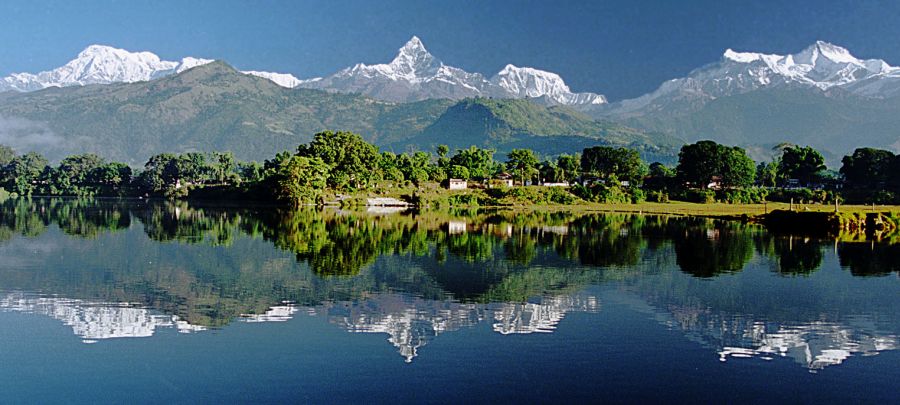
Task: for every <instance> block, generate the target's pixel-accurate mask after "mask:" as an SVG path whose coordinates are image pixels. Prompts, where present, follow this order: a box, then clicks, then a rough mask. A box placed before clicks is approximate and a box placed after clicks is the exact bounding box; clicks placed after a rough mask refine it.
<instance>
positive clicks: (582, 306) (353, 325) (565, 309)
mask: <svg viewBox="0 0 900 405" xmlns="http://www.w3.org/2000/svg"><path fill="white" fill-rule="evenodd" d="M599 309H600V304H599V301H598V299H597V298H596V297H594V296H590V295H585V294H572V295H557V296H545V297H538V298H537V299H536V300H534V302H524V303H505V302H504V303H492V304H475V303H460V302H454V301H433V300H424V299H421V298H418V297H413V296H409V295H405V294H377V295H374V296H370V297H366V299H365V300H364V301H354V302H343V303H334V304H327V305H322V306H320V307H317V308H316V309H315V314H317V315H322V316H326V317H327V318H328V319H329V321H330V322H331V323H334V324H336V325H339V326H340V327H341V328H343V329H345V330H346V331H348V332H351V333H385V334H387V335H388V336H389V338H388V341H389V342H390V343H391V344H392V345H394V346H395V347H396V348H397V350H398V351H399V352H400V355H401V356H403V357H404V358H405V359H406V362H411V361H412V360H413V358H415V357H416V356H417V355H418V350H419V348H421V347H422V346H424V345H425V344H427V343H428V342H429V341H431V340H432V339H434V338H435V337H437V336H438V335H440V334H442V333H445V332H452V331H456V330H459V329H462V328H467V327H472V326H475V325H477V324H479V323H481V322H484V321H488V322H491V327H492V329H493V331H494V332H497V333H500V334H503V335H508V334H529V333H548V332H553V330H555V329H556V326H557V324H559V322H560V321H561V320H562V319H563V318H564V317H565V315H566V314H567V313H569V312H596V311H598V310H599Z"/></svg>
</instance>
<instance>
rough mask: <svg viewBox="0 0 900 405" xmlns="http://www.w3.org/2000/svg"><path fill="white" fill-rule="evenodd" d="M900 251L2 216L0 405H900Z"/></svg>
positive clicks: (603, 222)
mask: <svg viewBox="0 0 900 405" xmlns="http://www.w3.org/2000/svg"><path fill="white" fill-rule="evenodd" d="M898 274H900V245H896V244H891V243H890V241H889V240H881V241H840V242H835V241H833V240H818V239H810V238H805V237H798V236H788V235H773V234H770V233H768V232H766V231H765V230H764V229H762V228H759V227H756V226H750V225H744V224H740V223H736V222H723V221H715V220H708V219H696V218H680V217H653V216H636V215H615V214H605V215H602V214H590V215H574V214H558V213H557V214H551V213H521V212H519V213H513V212H496V211H494V212H485V211H472V212H454V213H429V212H423V213H390V212H369V213H367V212H354V211H338V210H326V211H300V212H286V211H281V210H278V209H274V208H271V207H254V208H226V207H215V206H202V205H200V206H198V205H189V204H185V203H162V202H154V203H148V202H119V201H100V202H97V201H82V200H41V199H35V200H31V201H27V200H6V201H3V202H0V395H2V396H0V402H3V403H9V402H13V403H45V402H102V403H135V402H154V403H159V402H171V401H177V402H248V401H256V402H351V401H353V402H356V401H359V402H365V403H371V402H397V401H402V402H442V403H447V402H450V403H458V402H463V401H465V402H523V401H524V402H554V403H558V402H561V401H580V402H585V401H598V400H605V401H609V402H637V401H655V402H686V401H691V402H715V403H722V402H726V403H736V402H762V401H775V402H794V403H796V402H846V401H857V402H858V401H863V402H897V401H898V392H900V390H898V388H897V381H900V353H898V352H897V350H896V349H897V346H898V339H900V338H898V336H900V278H898Z"/></svg>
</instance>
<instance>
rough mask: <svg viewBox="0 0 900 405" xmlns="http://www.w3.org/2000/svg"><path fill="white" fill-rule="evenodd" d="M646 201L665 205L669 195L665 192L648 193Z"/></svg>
mask: <svg viewBox="0 0 900 405" xmlns="http://www.w3.org/2000/svg"><path fill="white" fill-rule="evenodd" d="M647 201H650V202H657V203H667V202H669V194H668V193H666V192H665V191H650V192H648V193H647Z"/></svg>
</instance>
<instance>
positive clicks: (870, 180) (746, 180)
mask: <svg viewBox="0 0 900 405" xmlns="http://www.w3.org/2000/svg"><path fill="white" fill-rule="evenodd" d="M778 151H779V153H780V156H779V157H778V158H777V159H775V160H774V161H772V162H754V161H753V160H752V159H751V158H750V157H749V156H748V155H747V152H746V151H745V150H744V149H742V148H740V147H733V146H725V145H720V144H717V143H715V142H712V141H700V142H696V143H693V144H689V145H684V146H683V147H682V148H681V152H680V154H679V160H678V164H677V165H676V166H675V167H669V166H666V165H664V164H662V163H658V162H654V163H651V164H649V165H648V164H647V163H646V162H644V161H642V159H641V157H640V155H639V153H638V152H637V151H635V150H632V149H627V148H615V147H609V146H603V145H599V146H595V147H590V148H585V149H583V150H582V151H580V152H579V151H573V153H572V154H562V155H557V156H545V157H541V156H539V155H538V154H537V153H535V152H534V151H532V150H530V149H515V150H513V151H511V152H510V153H508V154H507V155H506V156H505V160H499V159H495V156H494V151H493V150H490V149H483V148H478V147H475V146H472V147H470V148H467V149H458V150H456V151H455V152H454V153H453V154H451V151H450V150H449V148H447V147H446V146H438V147H436V148H435V153H430V152H425V151H416V152H407V153H400V154H396V153H393V152H387V151H384V152H383V151H379V149H378V148H377V147H376V146H374V145H372V144H370V143H368V142H366V141H364V140H363V139H362V137H361V136H359V135H357V134H354V133H351V132H331V131H326V132H321V133H319V134H316V135H315V137H314V139H313V141H311V142H310V143H308V144H304V145H300V146H299V147H298V148H297V149H296V151H294V152H282V153H279V154H277V155H276V156H274V157H272V158H271V159H269V160H266V161H265V162H262V163H258V162H239V161H237V160H236V159H235V157H234V155H233V154H232V153H230V152H216V153H211V154H206V153H199V152H191V153H183V154H177V155H176V154H168V153H164V154H159V155H155V156H152V157H150V158H149V159H148V161H147V163H146V164H145V165H144V167H142V168H132V167H129V166H128V165H126V164H123V163H119V162H109V161H106V160H105V159H104V158H102V157H100V156H97V155H95V154H82V155H73V156H69V157H67V158H65V159H63V160H62V161H60V162H59V163H58V164H56V165H51V164H50V162H48V160H47V159H45V158H44V157H43V156H41V155H39V154H36V153H31V152H29V153H24V154H17V153H16V152H15V151H13V150H12V149H10V148H8V147H4V146H0V189H2V191H0V195H13V196H27V195H47V196H113V197H167V198H190V199H216V200H234V201H242V200H252V201H267V202H273V203H281V204H286V205H294V206H299V205H316V204H327V203H337V204H342V205H356V204H365V203H366V201H367V198H368V197H374V196H382V197H384V196H386V197H392V198H395V199H396V200H398V201H403V202H405V203H409V204H413V205H419V206H433V207H443V206H527V205H566V206H570V205H578V206H593V207H600V206H608V205H628V204H634V205H635V207H636V208H637V209H638V210H639V211H641V210H643V207H642V206H641V204H643V203H645V202H653V203H664V204H666V205H667V206H670V208H671V209H673V210H678V209H681V208H680V207H681V206H678V205H672V203H673V202H674V201H680V202H687V203H699V204H714V203H717V202H718V203H728V204H736V205H740V206H742V205H745V204H760V203H766V204H764V208H763V210H764V211H765V210H767V204H768V202H785V203H791V206H790V207H791V208H793V206H794V203H796V204H797V206H802V207H804V209H809V207H810V206H811V205H815V204H820V205H824V206H828V207H832V206H833V205H834V204H835V203H837V204H841V203H843V202H848V203H854V202H855V203H863V204H871V203H875V204H895V203H898V202H900V200H898V199H900V197H898V196H900V178H898V173H900V157H898V156H897V155H894V154H893V153H892V152H890V151H885V150H876V149H870V148H861V149H857V150H856V151H855V152H854V153H853V154H852V155H849V156H846V157H844V159H843V165H842V167H841V168H840V170H839V171H833V170H828V169H827V168H826V167H825V165H824V162H825V159H824V157H823V156H822V154H821V153H819V152H818V151H816V150H815V149H813V148H810V147H800V146H796V145H780V146H779V147H778ZM451 178H452V179H458V180H462V181H466V182H467V183H466V187H465V189H463V190H445V189H444V188H443V187H441V186H440V185H441V183H442V182H443V183H446V182H447V181H448V179H451ZM710 208H711V206H710ZM648 211H650V210H649V209H648ZM748 211H750V212H744V213H747V214H750V213H755V212H756V211H759V207H753V209H752V210H748Z"/></svg>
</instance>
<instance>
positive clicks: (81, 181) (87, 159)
mask: <svg viewBox="0 0 900 405" xmlns="http://www.w3.org/2000/svg"><path fill="white" fill-rule="evenodd" d="M104 164H106V161H105V160H104V159H103V158H101V157H100V156H97V155H95V154H93V153H86V154H83V155H72V156H69V157H66V158H65V159H63V160H62V161H61V162H60V163H59V169H58V170H56V171H54V174H53V175H51V176H49V178H48V181H49V182H51V183H52V185H53V186H55V188H56V190H55V191H56V193H62V194H69V195H77V194H81V193H82V192H83V191H84V188H85V187H86V186H89V185H90V183H91V180H92V179H91V178H90V177H91V173H93V172H94V171H95V170H97V169H98V168H100V167H102V166H103V165H104ZM56 193H54V194H56Z"/></svg>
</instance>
